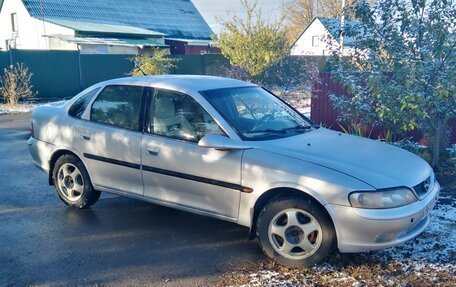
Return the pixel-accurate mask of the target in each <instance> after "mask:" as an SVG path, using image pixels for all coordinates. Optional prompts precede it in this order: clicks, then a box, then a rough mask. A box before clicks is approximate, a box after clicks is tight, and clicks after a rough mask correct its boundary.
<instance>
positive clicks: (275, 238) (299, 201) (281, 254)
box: [256, 197, 335, 267]
mask: <svg viewBox="0 0 456 287" xmlns="http://www.w3.org/2000/svg"><path fill="white" fill-rule="evenodd" d="M256 230H257V238H258V241H259V243H260V246H261V248H262V249H263V252H264V253H265V254H266V255H267V256H269V257H270V258H272V259H274V260H276V261H278V262H279V263H280V264H282V265H286V266H290V267H303V266H311V265H314V264H315V263H318V262H320V261H321V260H323V259H324V258H325V257H326V256H327V255H328V253H329V251H330V250H331V247H332V245H333V242H334V240H335V232H334V228H333V226H332V223H331V220H330V219H329V217H328V215H327V214H326V213H325V212H324V211H323V210H322V209H321V207H319V206H317V205H316V204H315V203H314V202H313V201H312V200H309V199H305V198H301V197H284V198H278V199H275V200H272V201H271V202H269V203H268V204H267V205H266V206H265V207H264V208H263V210H262V211H261V212H260V214H259V217H258V220H257V227H256Z"/></svg>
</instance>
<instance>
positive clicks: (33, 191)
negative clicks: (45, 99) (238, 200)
mask: <svg viewBox="0 0 456 287" xmlns="http://www.w3.org/2000/svg"><path fill="white" fill-rule="evenodd" d="M29 117H30V115H29V114H21V115H16V116H6V115H0V286H25V285H27V286H28V285H40V286H86V285H96V286H207V285H211V284H213V283H214V282H215V280H216V279H217V276H218V274H219V272H220V270H226V268H227V267H229V266H231V265H234V266H236V267H239V265H241V264H245V263H248V262H250V261H254V260H257V259H259V258H263V255H262V254H261V251H260V249H259V247H258V246H257V244H256V242H254V241H253V242H250V241H248V240H247V239H246V237H247V233H248V229H246V228H243V227H240V226H237V225H235V224H231V223H227V222H223V221H219V220H215V219H211V218H206V217H201V216H198V215H193V214H190V213H186V212H182V211H176V210H173V209H169V208H164V207H160V206H156V205H152V204H148V203H143V202H141V201H136V200H132V199H128V198H124V197H118V196H114V195H109V194H103V195H102V197H101V198H100V200H99V201H98V202H97V204H95V205H94V206H92V208H91V209H87V210H72V209H70V208H68V207H66V206H65V205H64V204H63V203H62V202H60V200H59V199H58V197H57V195H56V194H55V191H54V189H53V188H52V187H50V186H48V185H47V177H46V175H45V174H44V173H43V172H41V171H40V170H38V169H37V168H36V167H35V166H33V164H32V162H31V159H30V156H29V154H28V150H27V145H26V139H27V138H28V126H29Z"/></svg>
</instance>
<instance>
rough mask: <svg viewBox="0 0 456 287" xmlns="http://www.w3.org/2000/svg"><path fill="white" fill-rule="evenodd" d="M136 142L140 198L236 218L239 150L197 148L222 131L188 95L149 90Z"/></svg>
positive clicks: (239, 168) (238, 193) (239, 171)
mask: <svg viewBox="0 0 456 287" xmlns="http://www.w3.org/2000/svg"><path fill="white" fill-rule="evenodd" d="M146 111H148V115H149V116H148V117H147V118H148V120H147V123H146V125H147V126H146V133H145V135H144V137H143V141H142V155H141V156H142V165H143V166H142V169H143V180H144V195H145V196H146V197H150V198H152V199H156V200H159V201H163V202H167V203H172V204H176V205H179V206H184V207H189V208H192V209H197V210H200V211H204V212H208V213H211V214H216V215H221V216H224V217H228V218H231V219H235V218H237V216H238V209H239V200H240V189H241V187H240V183H241V158H242V151H218V150H215V149H209V148H203V147H199V146H198V140H199V139H201V138H202V137H203V136H204V135H205V134H208V133H221V134H224V132H223V131H222V130H221V129H220V127H219V126H218V125H217V123H216V122H215V121H214V120H213V118H212V117H211V116H210V115H209V114H208V113H207V112H206V111H205V109H204V108H203V107H202V106H201V105H200V104H199V103H198V102H196V101H195V100H194V99H193V98H192V97H191V96H189V95H185V94H181V93H177V92H172V91H166V90H159V89H157V90H155V91H154V93H153V95H152V99H151V101H150V106H149V109H146Z"/></svg>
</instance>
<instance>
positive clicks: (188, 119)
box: [149, 90, 224, 142]
mask: <svg viewBox="0 0 456 287" xmlns="http://www.w3.org/2000/svg"><path fill="white" fill-rule="evenodd" d="M150 112H151V115H150V123H149V131H150V132H151V133H154V134H157V135H162V136H166V137H170V138H174V139H179V140H185V141H191V142H198V141H199V140H200V139H201V138H203V137H204V136H205V135H206V134H209V133H218V134H224V133H223V131H222V130H221V129H220V128H219V126H218V125H217V123H216V122H215V121H214V119H213V118H212V117H211V116H210V115H209V114H208V113H207V112H206V110H204V108H203V107H202V106H201V105H200V104H199V103H198V102H196V101H195V100H194V99H193V98H192V97H190V96H188V95H184V94H181V93H177V92H172V91H165V90H156V91H155V95H154V97H153V101H152V103H151V108H150Z"/></svg>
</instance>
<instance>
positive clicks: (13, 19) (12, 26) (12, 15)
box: [11, 13, 17, 32]
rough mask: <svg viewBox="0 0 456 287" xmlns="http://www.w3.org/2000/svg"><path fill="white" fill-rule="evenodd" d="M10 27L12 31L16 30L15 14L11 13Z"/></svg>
mask: <svg viewBox="0 0 456 287" xmlns="http://www.w3.org/2000/svg"><path fill="white" fill-rule="evenodd" d="M11 29H12V30H13V32H17V14H16V13H11Z"/></svg>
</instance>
